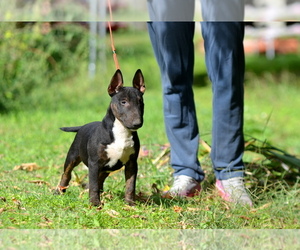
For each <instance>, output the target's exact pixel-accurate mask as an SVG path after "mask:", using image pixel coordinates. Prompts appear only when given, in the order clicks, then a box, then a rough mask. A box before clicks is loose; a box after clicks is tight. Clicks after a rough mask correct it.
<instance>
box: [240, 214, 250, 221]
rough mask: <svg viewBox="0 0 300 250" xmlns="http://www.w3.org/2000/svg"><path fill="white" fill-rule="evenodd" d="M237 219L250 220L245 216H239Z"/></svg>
mask: <svg viewBox="0 0 300 250" xmlns="http://www.w3.org/2000/svg"><path fill="white" fill-rule="evenodd" d="M239 217H240V218H242V219H244V220H250V218H249V217H248V216H245V215H241V216H239Z"/></svg>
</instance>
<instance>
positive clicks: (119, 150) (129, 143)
mask: <svg viewBox="0 0 300 250" xmlns="http://www.w3.org/2000/svg"><path fill="white" fill-rule="evenodd" d="M112 131H113V135H114V138H115V140H114V142H113V143H111V144H109V145H107V148H106V153H107V156H108V158H109V162H108V163H107V164H106V166H109V167H113V166H114V165H115V164H116V163H117V162H118V160H120V161H121V162H122V163H123V164H125V163H126V162H127V161H128V160H129V156H130V155H131V154H133V153H134V141H133V139H132V134H131V132H130V130H129V129H127V128H125V127H124V126H123V124H122V123H121V122H120V121H119V120H118V119H116V120H115V122H114V125H113V129H112Z"/></svg>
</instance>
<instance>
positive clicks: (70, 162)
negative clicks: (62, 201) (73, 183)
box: [55, 144, 81, 194]
mask: <svg viewBox="0 0 300 250" xmlns="http://www.w3.org/2000/svg"><path fill="white" fill-rule="evenodd" d="M80 162H81V158H80V156H79V149H78V148H77V147H76V146H75V145H74V144H72V146H71V148H70V150H69V152H68V155H67V158H66V161H65V164H64V173H63V174H62V177H61V180H60V183H59V185H58V187H57V188H56V190H55V194H61V193H64V192H66V189H67V188H68V185H69V182H70V180H71V177H72V176H71V173H72V170H73V169H74V168H75V167H76V166H77V165H78V164H79V163H80Z"/></svg>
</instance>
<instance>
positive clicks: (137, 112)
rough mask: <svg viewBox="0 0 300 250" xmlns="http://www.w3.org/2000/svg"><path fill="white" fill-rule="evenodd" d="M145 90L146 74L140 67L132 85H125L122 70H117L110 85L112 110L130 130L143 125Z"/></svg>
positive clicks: (109, 92)
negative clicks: (144, 74)
mask: <svg viewBox="0 0 300 250" xmlns="http://www.w3.org/2000/svg"><path fill="white" fill-rule="evenodd" d="M145 90H146V87H145V81H144V76H143V74H142V71H141V70H140V69H138V70H137V71H136V73H135V75H134V77H133V80H132V87H123V76H122V73H121V71H120V70H117V71H116V73H115V74H114V75H113V77H112V79H111V82H110V85H109V86H108V94H109V95H110V96H111V104H110V105H111V109H112V112H113V114H114V116H115V117H116V119H118V120H119V121H120V122H121V123H122V124H123V126H124V127H126V128H128V129H130V130H133V131H134V130H137V129H139V128H140V127H142V125H143V115H144V101H143V94H144V92H145Z"/></svg>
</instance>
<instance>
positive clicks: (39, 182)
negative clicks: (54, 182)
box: [28, 180, 51, 187]
mask: <svg viewBox="0 0 300 250" xmlns="http://www.w3.org/2000/svg"><path fill="white" fill-rule="evenodd" d="M28 182H29V183H35V184H39V185H41V184H45V185H47V186H48V187H51V185H50V183H49V182H47V181H43V180H34V181H28Z"/></svg>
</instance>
